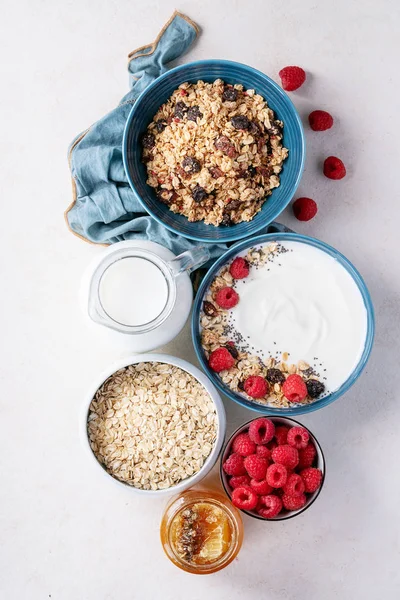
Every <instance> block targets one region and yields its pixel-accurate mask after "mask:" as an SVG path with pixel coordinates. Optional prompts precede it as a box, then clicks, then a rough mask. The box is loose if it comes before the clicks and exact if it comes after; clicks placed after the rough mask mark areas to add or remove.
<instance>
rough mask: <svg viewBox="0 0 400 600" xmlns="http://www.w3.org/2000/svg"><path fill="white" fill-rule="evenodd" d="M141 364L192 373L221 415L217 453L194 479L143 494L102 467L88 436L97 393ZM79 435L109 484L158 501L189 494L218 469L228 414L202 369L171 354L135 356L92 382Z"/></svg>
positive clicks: (105, 371)
mask: <svg viewBox="0 0 400 600" xmlns="http://www.w3.org/2000/svg"><path fill="white" fill-rule="evenodd" d="M140 362H161V363H166V364H170V365H173V366H176V367H179V368H180V369H182V370H183V371H186V372H187V373H189V374H190V375H192V376H193V377H195V379H197V381H198V382H199V383H200V384H202V385H203V387H204V388H205V389H206V391H207V392H208V394H209V395H210V397H211V399H212V401H213V403H214V406H215V412H216V415H217V422H218V430H217V437H216V440H215V444H214V446H213V449H212V450H211V452H210V454H209V455H208V457H207V458H206V460H205V462H204V464H203V466H202V467H201V469H200V470H199V471H198V472H197V473H195V474H194V475H191V476H190V477H188V478H187V479H184V480H182V481H180V482H179V483H178V484H176V485H174V486H171V487H169V488H167V489H165V490H142V489H140V488H136V487H134V486H132V485H129V484H128V483H124V482H123V481H120V480H119V479H117V478H115V477H113V476H112V475H111V473H109V472H108V471H107V470H106V469H105V467H103V466H102V465H101V463H100V462H99V461H98V460H97V458H96V456H95V455H94V452H93V450H92V448H91V447H90V443H89V438H88V434H87V417H88V414H89V407H90V403H91V402H92V399H93V397H94V395H95V393H96V392H97V390H98V389H99V388H100V386H101V385H102V384H103V383H104V382H105V381H106V379H108V377H110V376H111V375H113V374H114V373H115V372H116V371H118V370H119V369H123V368H124V367H128V366H129V365H133V364H137V363H140ZM79 434H80V438H81V442H82V445H83V447H84V450H85V452H86V454H87V456H88V457H89V458H90V459H91V462H92V464H93V462H94V463H95V464H96V465H97V466H98V467H99V468H100V469H101V471H102V472H103V474H104V475H105V476H106V477H107V479H108V480H111V481H113V482H114V483H116V484H118V485H119V486H122V487H124V488H125V489H129V490H132V491H133V493H136V494H141V495H143V496H144V495H146V496H158V497H160V496H169V495H173V494H177V493H180V492H182V491H183V490H186V489H188V488H190V487H192V486H194V485H195V484H197V483H199V482H200V481H201V480H202V479H203V477H205V476H206V475H207V474H208V473H209V472H210V471H211V469H212V468H213V467H214V465H215V464H216V462H217V461H218V458H219V456H220V454H221V450H222V447H223V444H224V440H225V435H226V413H225V407H224V404H223V402H222V399H221V397H220V395H219V393H218V390H217V389H216V388H215V386H214V385H213V383H212V382H211V380H210V379H209V378H208V377H207V376H206V375H205V374H204V373H203V372H202V371H200V369H199V368H198V367H196V366H195V365H192V364H191V363H189V362H188V361H186V360H183V359H181V358H178V357H176V356H172V355H170V354H162V353H143V354H132V355H129V356H126V357H124V358H121V359H119V360H117V361H114V362H113V363H112V364H111V365H109V366H108V367H107V368H106V369H104V370H103V371H102V372H101V373H100V374H99V375H98V376H96V377H95V379H94V380H93V381H92V383H91V385H90V387H89V390H88V392H87V393H86V395H85V397H84V401H83V404H82V408H81V413H80V418H79Z"/></svg>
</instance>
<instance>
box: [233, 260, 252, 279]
mask: <svg viewBox="0 0 400 600" xmlns="http://www.w3.org/2000/svg"><path fill="white" fill-rule="evenodd" d="M229 272H230V274H231V275H232V277H233V278H234V279H244V278H245V277H247V276H248V275H249V273H250V267H249V263H248V262H247V260H246V259H245V258H243V257H242V256H237V257H236V258H235V260H234V261H233V263H232V264H231V266H230V268H229Z"/></svg>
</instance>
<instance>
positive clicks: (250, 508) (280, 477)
mask: <svg viewBox="0 0 400 600" xmlns="http://www.w3.org/2000/svg"><path fill="white" fill-rule="evenodd" d="M220 474H221V480H222V484H223V486H224V489H225V492H226V493H227V495H228V496H229V497H230V499H231V501H232V503H233V504H234V505H235V506H236V507H237V508H239V509H240V510H242V511H243V512H245V513H246V514H248V515H250V516H252V517H256V518H258V519H262V520H268V521H270V520H272V521H282V520H285V519H290V518H292V517H295V516H297V515H299V514H301V513H302V512H304V511H305V510H306V509H307V508H309V507H310V506H311V504H312V503H313V502H314V501H315V500H316V499H317V497H318V495H319V493H320V491H321V489H322V486H323V483H324V478H325V458H324V455H323V452H322V449H321V446H320V445H319V443H318V441H317V439H316V438H315V436H314V435H313V434H312V433H311V431H310V430H309V429H307V427H304V426H303V425H301V423H299V422H298V421H295V420H294V419H289V418H286V417H261V418H257V419H253V420H252V421H249V422H247V423H245V424H244V425H242V426H240V427H239V428H238V429H237V430H236V431H235V432H234V433H233V434H232V436H231V437H230V439H229V440H228V442H227V444H226V446H225V448H224V451H223V454H222V459H221V468H220Z"/></svg>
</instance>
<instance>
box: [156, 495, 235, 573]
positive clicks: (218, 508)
mask: <svg viewBox="0 0 400 600" xmlns="http://www.w3.org/2000/svg"><path fill="white" fill-rule="evenodd" d="M161 541H162V543H163V546H164V550H165V552H166V554H167V556H168V557H169V558H170V559H171V560H172V562H173V563H174V564H176V565H177V566H178V567H180V568H181V569H184V570H185V571H189V572H191V573H213V572H215V571H218V570H220V569H222V568H223V567H225V566H226V565H227V564H229V563H230V562H231V561H232V560H233V559H234V558H235V556H236V555H237V553H238V552H239V549H240V545H241V541H242V522H241V517H240V515H239V513H238V511H237V510H236V509H235V507H234V506H233V505H232V504H231V503H230V502H229V500H228V499H227V498H225V497H224V496H222V495H220V494H217V493H215V492H208V491H205V490H201V491H200V490H191V491H188V492H184V493H183V494H181V495H180V496H178V497H177V498H175V499H173V500H172V501H171V502H170V504H169V505H168V507H167V509H166V511H165V514H164V517H163V520H162V523H161Z"/></svg>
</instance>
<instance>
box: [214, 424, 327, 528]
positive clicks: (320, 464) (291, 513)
mask: <svg viewBox="0 0 400 600" xmlns="http://www.w3.org/2000/svg"><path fill="white" fill-rule="evenodd" d="M260 418H267V419H270V420H271V421H272V422H273V424H274V425H275V426H279V425H286V426H287V427H298V426H300V427H304V429H307V431H308V433H309V434H310V441H311V442H313V444H314V446H315V449H316V451H317V456H316V459H315V464H314V465H313V466H314V467H317V468H318V469H320V470H321V471H322V481H321V485H320V487H319V488H318V490H317V491H316V492H313V493H312V494H307V502H306V503H305V505H304V506H303V507H302V508H299V509H298V510H283V511H282V512H281V513H279V515H277V516H276V517H272V518H271V519H265V518H264V517H261V516H260V515H259V514H257V513H256V512H255V511H253V510H242V512H244V513H246V515H249V516H250V517H255V518H256V519H259V520H260V521H268V522H269V521H286V520H287V519H292V518H293V517H297V516H298V515H300V514H301V513H303V512H304V511H305V510H307V508H310V506H311V504H313V503H314V502H315V500H316V499H317V498H318V496H319V494H320V492H321V490H322V488H323V485H324V482H325V471H326V467H325V457H324V453H323V452H322V448H321V446H320V444H319V442H318V440H317V438H316V437H315V435H314V434H313V433H312V432H311V431H310V430H309V429H308V427H306V426H305V425H304V424H303V423H299V421H295V419H289V418H288V417H275V416H271V415H265V417H264V415H263V416H262V417H256V418H255V419H251V420H250V421H247V423H244V425H241V426H240V427H238V428H237V429H236V431H234V432H233V433H232V435H231V437H230V438H229V440H228V441H227V442H226V445H225V448H224V450H223V452H222V457H221V464H220V477H221V481H222V485H223V487H224V490H225V492H226V494H227V496H229V498H231V496H232V489H231V487H230V485H229V483H228V481H229V477H228V475H227V474H226V473H225V471H224V470H223V468H222V465H223V464H224V462H225V461H226V459H227V458H228V456H229V454H230V453H231V447H232V443H233V440H234V439H235V437H236V436H237V435H238V434H239V433H245V432H247V431H248V429H249V425H250V423H251V422H252V421H256V420H257V419H260Z"/></svg>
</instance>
